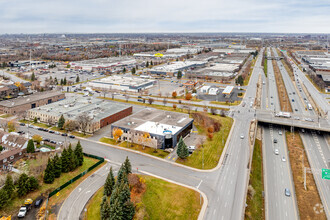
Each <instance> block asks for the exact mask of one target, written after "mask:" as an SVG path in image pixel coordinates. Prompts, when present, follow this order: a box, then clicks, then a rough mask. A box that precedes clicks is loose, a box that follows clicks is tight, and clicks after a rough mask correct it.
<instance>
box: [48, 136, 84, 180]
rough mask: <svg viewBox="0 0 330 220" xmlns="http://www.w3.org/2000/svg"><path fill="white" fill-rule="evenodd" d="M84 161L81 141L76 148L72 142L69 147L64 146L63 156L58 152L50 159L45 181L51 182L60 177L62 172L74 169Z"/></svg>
mask: <svg viewBox="0 0 330 220" xmlns="http://www.w3.org/2000/svg"><path fill="white" fill-rule="evenodd" d="M83 163H84V155H83V150H82V146H81V144H80V141H78V143H77V145H76V147H75V149H74V150H72V146H71V144H70V145H69V147H68V149H66V148H64V150H63V152H62V154H61V156H60V157H59V156H58V155H57V154H56V155H55V156H54V157H53V158H52V159H48V164H47V167H46V170H45V174H44V183H48V184H51V183H53V182H54V180H55V178H59V177H60V176H61V174H62V173H68V172H71V171H74V170H75V169H76V168H78V167H80V166H82V165H83Z"/></svg>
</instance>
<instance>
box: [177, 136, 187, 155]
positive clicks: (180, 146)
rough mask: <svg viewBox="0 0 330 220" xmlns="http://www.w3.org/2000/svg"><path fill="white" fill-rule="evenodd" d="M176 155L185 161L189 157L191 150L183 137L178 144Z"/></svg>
mask: <svg viewBox="0 0 330 220" xmlns="http://www.w3.org/2000/svg"><path fill="white" fill-rule="evenodd" d="M176 153H177V154H178V156H179V157H180V158H181V159H185V158H187V157H188V156H189V150H188V147H187V145H186V144H185V143H184V141H183V139H182V137H180V140H179V143H178V148H177V151H176Z"/></svg>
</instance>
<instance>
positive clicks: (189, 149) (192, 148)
mask: <svg viewBox="0 0 330 220" xmlns="http://www.w3.org/2000/svg"><path fill="white" fill-rule="evenodd" d="M195 149H196V148H195V146H189V147H188V151H189V153H190V154H192V153H193V152H194V150H195Z"/></svg>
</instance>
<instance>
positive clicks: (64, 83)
mask: <svg viewBox="0 0 330 220" xmlns="http://www.w3.org/2000/svg"><path fill="white" fill-rule="evenodd" d="M63 85H66V77H64V79H63Z"/></svg>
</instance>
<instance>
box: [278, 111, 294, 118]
mask: <svg viewBox="0 0 330 220" xmlns="http://www.w3.org/2000/svg"><path fill="white" fill-rule="evenodd" d="M275 116H276V117H283V118H291V114H290V112H279V113H276V114H275Z"/></svg>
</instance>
